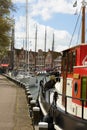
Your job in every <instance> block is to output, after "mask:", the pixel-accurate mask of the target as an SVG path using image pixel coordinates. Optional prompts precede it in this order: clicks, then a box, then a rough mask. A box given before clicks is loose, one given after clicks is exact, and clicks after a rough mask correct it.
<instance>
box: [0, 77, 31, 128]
mask: <svg viewBox="0 0 87 130" xmlns="http://www.w3.org/2000/svg"><path fill="white" fill-rule="evenodd" d="M0 130H33V126H32V121H31V118H30V117H29V113H28V105H27V101H26V95H25V90H24V89H23V88H22V87H19V86H18V85H17V84H15V83H14V82H12V81H10V80H8V79H7V78H6V77H4V76H2V75H0Z"/></svg>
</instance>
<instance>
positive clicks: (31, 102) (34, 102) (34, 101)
mask: <svg viewBox="0 0 87 130" xmlns="http://www.w3.org/2000/svg"><path fill="white" fill-rule="evenodd" d="M35 105H36V100H31V101H30V106H31V110H33V107H35Z"/></svg>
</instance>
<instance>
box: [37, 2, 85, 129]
mask: <svg viewBox="0 0 87 130" xmlns="http://www.w3.org/2000/svg"><path fill="white" fill-rule="evenodd" d="M85 3H86V2H85V1H84V0H83V1H82V38H81V39H82V41H81V42H82V43H81V44H80V45H77V46H74V47H72V48H69V49H67V50H64V51H63V52H62V69H61V75H60V76H58V77H57V82H56V83H55V87H50V85H49V87H48V89H45V85H44V81H43V80H41V82H40V91H39V98H38V101H39V105H40V108H41V111H42V114H43V121H46V122H48V124H49V128H48V129H50V130H51V129H52V130H54V129H56V130H87V44H85V7H86V5H85ZM52 124H53V125H52Z"/></svg>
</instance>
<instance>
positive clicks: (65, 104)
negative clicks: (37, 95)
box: [48, 90, 87, 120]
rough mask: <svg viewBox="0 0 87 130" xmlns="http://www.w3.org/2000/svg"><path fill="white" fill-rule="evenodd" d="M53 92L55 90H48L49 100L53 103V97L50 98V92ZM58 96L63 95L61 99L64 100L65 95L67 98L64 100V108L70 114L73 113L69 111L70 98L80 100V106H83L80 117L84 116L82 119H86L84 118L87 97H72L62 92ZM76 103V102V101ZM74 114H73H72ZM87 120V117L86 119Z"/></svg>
mask: <svg viewBox="0 0 87 130" xmlns="http://www.w3.org/2000/svg"><path fill="white" fill-rule="evenodd" d="M52 92H53V90H49V92H48V98H49V99H48V102H49V104H50V103H51V99H50V94H51V93H52ZM58 96H60V97H61V100H62V97H64V99H65V102H64V106H63V107H64V108H65V113H69V114H72V113H70V112H68V109H67V108H68V106H69V103H67V101H68V99H71V100H78V101H79V102H80V105H79V106H80V107H81V111H80V113H81V115H80V118H82V119H85V118H84V109H87V108H86V107H85V105H84V104H85V103H87V99H81V98H75V97H71V96H67V95H64V94H60V93H58ZM71 103H73V102H71ZM75 104H76V103H75ZM77 105H78V104H77ZM72 115H73V114H72ZM75 116H77V115H75ZM86 120H87V119H86Z"/></svg>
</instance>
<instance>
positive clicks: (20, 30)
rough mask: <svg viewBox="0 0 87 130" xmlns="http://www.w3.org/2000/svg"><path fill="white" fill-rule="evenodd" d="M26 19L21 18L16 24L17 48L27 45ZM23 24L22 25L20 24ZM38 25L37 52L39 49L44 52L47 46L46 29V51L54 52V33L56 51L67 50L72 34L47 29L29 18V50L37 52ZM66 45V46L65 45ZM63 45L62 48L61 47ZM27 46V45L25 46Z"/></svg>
mask: <svg viewBox="0 0 87 130" xmlns="http://www.w3.org/2000/svg"><path fill="white" fill-rule="evenodd" d="M25 21H26V19H25V17H21V16H20V17H19V20H18V21H17V22H16V23H15V42H16V44H15V47H16V48H22V47H23V44H26V40H25V39H26V30H24V29H25V28H26V24H25ZM20 23H21V24H20ZM36 25H37V51H38V49H42V50H44V46H45V28H46V34H47V35H46V51H47V50H48V49H50V50H52V42H53V33H54V36H55V39H54V41H55V42H54V45H55V46H54V48H55V51H61V50H63V49H64V48H66V46H67V43H69V41H70V37H71V36H70V34H69V33H68V32H67V31H65V30H54V29H53V28H51V27H49V26H47V27H45V26H44V25H42V24H39V23H37V22H36V21H35V20H33V19H31V18H29V26H28V39H29V40H28V43H27V44H28V45H29V47H28V48H27V49H29V50H30V49H31V50H33V51H34V50H35V40H36V39H35V35H36ZM64 44H65V45H64ZM60 45H61V46H60ZM25 46H26V45H25ZM62 46H63V47H62Z"/></svg>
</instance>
